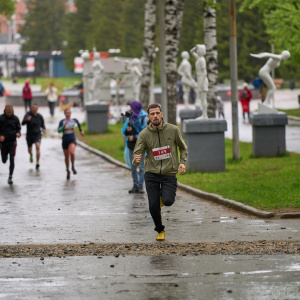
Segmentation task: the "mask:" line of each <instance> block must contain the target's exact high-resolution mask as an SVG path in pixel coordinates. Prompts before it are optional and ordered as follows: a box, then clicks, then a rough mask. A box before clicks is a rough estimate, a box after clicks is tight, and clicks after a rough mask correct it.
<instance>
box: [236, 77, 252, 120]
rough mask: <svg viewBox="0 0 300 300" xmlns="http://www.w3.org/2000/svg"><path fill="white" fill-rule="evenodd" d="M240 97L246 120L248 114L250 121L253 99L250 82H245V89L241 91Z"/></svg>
mask: <svg viewBox="0 0 300 300" xmlns="http://www.w3.org/2000/svg"><path fill="white" fill-rule="evenodd" d="M239 99H240V101H241V104H242V109H243V119H244V121H245V115H246V113H247V114H248V121H249V117H250V100H251V99H252V93H251V91H250V90H249V89H248V83H247V82H244V83H243V89H242V90H240V91H239Z"/></svg>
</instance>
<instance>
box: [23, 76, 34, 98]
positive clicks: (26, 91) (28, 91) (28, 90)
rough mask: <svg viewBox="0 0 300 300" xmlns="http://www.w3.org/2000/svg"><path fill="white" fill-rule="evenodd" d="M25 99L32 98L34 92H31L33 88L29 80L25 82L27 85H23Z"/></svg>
mask: <svg viewBox="0 0 300 300" xmlns="http://www.w3.org/2000/svg"><path fill="white" fill-rule="evenodd" d="M23 99H24V100H31V99H32V93H31V88H30V85H29V82H28V81H26V82H25V86H24V87H23Z"/></svg>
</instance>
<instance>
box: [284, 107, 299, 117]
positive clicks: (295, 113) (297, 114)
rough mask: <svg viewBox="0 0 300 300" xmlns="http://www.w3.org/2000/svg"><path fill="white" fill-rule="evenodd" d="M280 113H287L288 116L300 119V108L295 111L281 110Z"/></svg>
mask: <svg viewBox="0 0 300 300" xmlns="http://www.w3.org/2000/svg"><path fill="white" fill-rule="evenodd" d="M279 111H283V112H285V113H286V114H287V115H288V116H293V117H299V118H300V108H295V109H279Z"/></svg>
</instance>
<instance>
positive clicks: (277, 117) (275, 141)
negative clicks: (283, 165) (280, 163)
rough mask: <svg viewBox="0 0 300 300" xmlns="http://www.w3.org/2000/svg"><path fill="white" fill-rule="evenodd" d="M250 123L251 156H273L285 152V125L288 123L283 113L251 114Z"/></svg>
mask: <svg viewBox="0 0 300 300" xmlns="http://www.w3.org/2000/svg"><path fill="white" fill-rule="evenodd" d="M250 123H251V124H252V136H253V142H252V152H253V156H255V157H274V156H280V155H283V154H284V153H285V151H286V144H285V126H286V125H287V124H288V118H287V115H286V114H285V113H283V112H278V113H277V114H258V113H257V114H251V116H250Z"/></svg>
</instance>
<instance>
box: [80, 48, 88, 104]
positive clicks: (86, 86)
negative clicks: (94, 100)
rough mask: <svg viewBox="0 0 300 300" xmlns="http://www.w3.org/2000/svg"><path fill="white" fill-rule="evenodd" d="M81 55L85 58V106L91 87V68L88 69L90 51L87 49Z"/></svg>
mask: <svg viewBox="0 0 300 300" xmlns="http://www.w3.org/2000/svg"><path fill="white" fill-rule="evenodd" d="M81 57H82V59H83V107H85V104H86V103H87V102H88V96H89V94H88V93H89V88H88V85H89V83H88V76H89V69H88V61H89V58H90V53H89V51H88V50H85V51H84V52H83V53H82V54H81Z"/></svg>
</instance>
